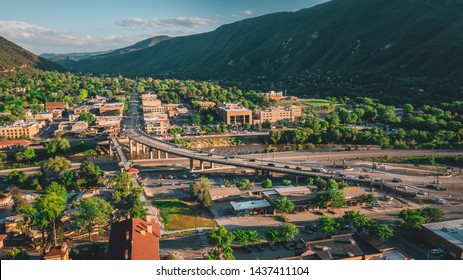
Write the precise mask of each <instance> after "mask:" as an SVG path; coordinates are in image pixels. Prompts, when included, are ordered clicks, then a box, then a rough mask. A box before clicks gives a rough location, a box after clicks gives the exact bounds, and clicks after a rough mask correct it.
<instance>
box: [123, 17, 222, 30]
mask: <svg viewBox="0 0 463 280" xmlns="http://www.w3.org/2000/svg"><path fill="white" fill-rule="evenodd" d="M212 23H215V20H211V19H207V18H199V17H176V18H166V19H153V20H147V19H142V18H131V19H123V20H118V21H116V22H115V24H117V25H119V26H122V27H128V28H130V29H140V28H142V29H143V28H159V27H190V28H191V27H198V26H206V25H210V24H212Z"/></svg>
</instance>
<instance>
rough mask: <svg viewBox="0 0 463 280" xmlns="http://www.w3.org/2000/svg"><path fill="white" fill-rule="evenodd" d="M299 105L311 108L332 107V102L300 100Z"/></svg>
mask: <svg viewBox="0 0 463 280" xmlns="http://www.w3.org/2000/svg"><path fill="white" fill-rule="evenodd" d="M297 103H299V104H300V105H305V106H310V107H320V106H326V105H330V104H331V102H330V101H328V100H325V99H305V100H300V101H298V102H297Z"/></svg>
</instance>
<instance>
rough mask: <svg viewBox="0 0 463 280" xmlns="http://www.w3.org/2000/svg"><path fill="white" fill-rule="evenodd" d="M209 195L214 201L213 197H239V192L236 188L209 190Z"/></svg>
mask: <svg viewBox="0 0 463 280" xmlns="http://www.w3.org/2000/svg"><path fill="white" fill-rule="evenodd" d="M209 194H210V195H211V198H212V199H214V197H217V196H220V197H225V196H234V195H241V191H240V190H239V189H238V188H236V187H230V188H210V189H209Z"/></svg>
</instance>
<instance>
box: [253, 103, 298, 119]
mask: <svg viewBox="0 0 463 280" xmlns="http://www.w3.org/2000/svg"><path fill="white" fill-rule="evenodd" d="M300 116H302V109H301V107H299V106H288V107H276V106H274V107H269V108H267V109H264V110H255V111H254V122H259V123H264V122H271V123H276V122H278V121H281V120H285V121H290V122H294V121H296V120H297V118H298V117H300Z"/></svg>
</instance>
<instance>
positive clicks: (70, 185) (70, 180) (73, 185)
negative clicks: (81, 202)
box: [60, 170, 77, 191]
mask: <svg viewBox="0 0 463 280" xmlns="http://www.w3.org/2000/svg"><path fill="white" fill-rule="evenodd" d="M76 181H77V174H76V172H75V171H74V170H69V171H67V172H65V173H63V175H61V176H60V182H61V184H62V185H63V186H65V187H66V189H67V190H68V191H70V190H75V189H77V182H76Z"/></svg>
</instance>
